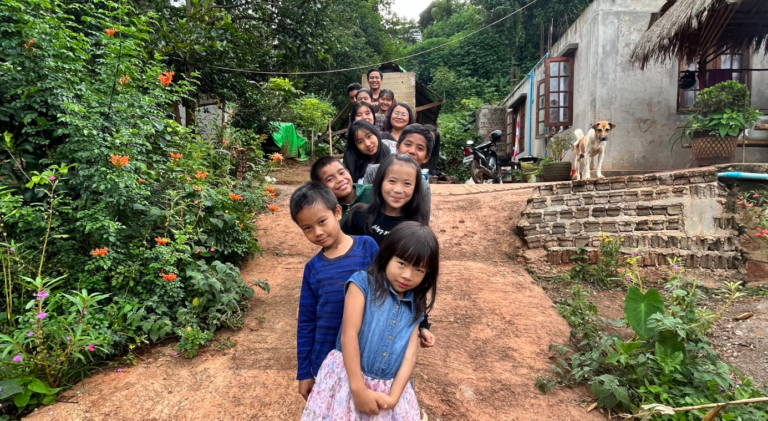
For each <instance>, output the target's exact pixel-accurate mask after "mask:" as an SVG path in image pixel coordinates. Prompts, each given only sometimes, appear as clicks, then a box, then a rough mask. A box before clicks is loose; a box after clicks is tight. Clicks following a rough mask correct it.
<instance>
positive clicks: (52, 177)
mask: <svg viewBox="0 0 768 421" xmlns="http://www.w3.org/2000/svg"><path fill="white" fill-rule="evenodd" d="M48 179H49V180H51V181H54V180H56V177H54V176H50V177H48Z"/></svg>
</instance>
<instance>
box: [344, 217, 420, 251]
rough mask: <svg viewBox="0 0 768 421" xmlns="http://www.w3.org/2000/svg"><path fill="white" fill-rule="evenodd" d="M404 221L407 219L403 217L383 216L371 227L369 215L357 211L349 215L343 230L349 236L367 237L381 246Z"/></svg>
mask: <svg viewBox="0 0 768 421" xmlns="http://www.w3.org/2000/svg"><path fill="white" fill-rule="evenodd" d="M403 221H405V218H403V217H402V216H389V215H384V214H382V215H381V216H380V217H378V218H377V219H376V220H374V221H373V224H371V225H369V224H368V213H366V212H363V211H361V210H359V209H355V210H353V211H352V212H351V213H350V214H349V216H348V217H347V220H346V221H344V226H342V227H341V230H342V231H344V233H345V234H347V235H367V236H369V237H371V238H373V240H374V241H376V244H378V245H381V243H382V242H383V241H384V237H386V236H387V235H388V234H389V233H390V232H391V231H392V229H394V228H395V227H396V226H397V224H399V223H401V222H403Z"/></svg>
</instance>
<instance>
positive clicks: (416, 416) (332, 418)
mask: <svg viewBox="0 0 768 421" xmlns="http://www.w3.org/2000/svg"><path fill="white" fill-rule="evenodd" d="M363 378H364V381H365V386H366V387H367V388H368V389H370V390H373V391H374V392H382V393H387V394H388V393H389V389H390V387H391V386H392V382H393V381H394V379H393V380H377V379H371V378H368V377H367V376H365V375H363ZM301 419H302V421H420V420H421V413H420V411H419V404H418V402H417V401H416V394H415V393H414V392H413V388H412V387H411V385H410V383H409V384H407V385H406V386H405V390H403V394H402V395H401V396H400V400H399V401H398V402H397V406H395V408H394V409H391V410H390V409H385V410H382V411H381V412H379V415H365V414H363V413H361V412H358V411H357V410H356V409H355V403H354V401H353V400H352V392H351V391H350V390H349V378H348V377H347V371H346V370H345V369H344V359H343V358H342V356H341V352H339V351H336V350H333V351H331V353H330V354H328V356H327V357H325V361H323V365H322V366H320V372H319V373H318V374H317V379H315V386H314V387H313V388H312V392H311V393H310V394H309V399H307V406H305V407H304V413H303V414H302V416H301Z"/></svg>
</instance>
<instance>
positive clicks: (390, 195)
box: [381, 162, 417, 216]
mask: <svg viewBox="0 0 768 421" xmlns="http://www.w3.org/2000/svg"><path fill="white" fill-rule="evenodd" d="M416 177H417V174H416V169H415V168H413V167H412V166H411V165H408V164H405V163H401V162H395V163H394V164H392V166H391V167H389V170H388V171H387V174H386V175H385V176H384V181H383V183H382V185H381V196H382V197H383V198H384V213H385V214H387V215H389V216H400V215H401V214H402V213H403V206H405V204H406V203H408V201H409V200H411V197H413V189H414V187H415V186H416Z"/></svg>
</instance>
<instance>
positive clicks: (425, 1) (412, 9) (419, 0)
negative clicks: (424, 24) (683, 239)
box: [392, 0, 432, 20]
mask: <svg viewBox="0 0 768 421" xmlns="http://www.w3.org/2000/svg"><path fill="white" fill-rule="evenodd" d="M430 2H432V0H395V1H394V4H393V5H392V11H393V12H395V13H397V14H398V15H400V16H403V17H405V18H407V19H413V20H419V13H421V12H422V11H423V10H424V9H426V8H427V6H429V3H430Z"/></svg>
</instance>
